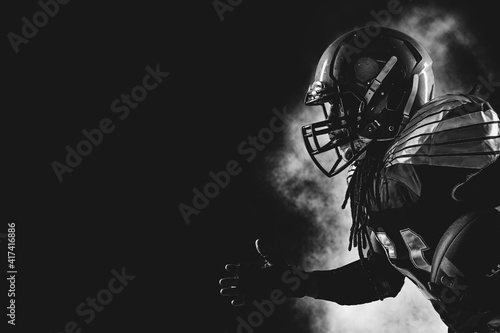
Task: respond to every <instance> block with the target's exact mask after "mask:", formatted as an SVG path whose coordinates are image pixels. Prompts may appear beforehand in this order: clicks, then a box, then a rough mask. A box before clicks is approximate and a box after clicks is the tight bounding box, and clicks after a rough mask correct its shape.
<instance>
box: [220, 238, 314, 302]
mask: <svg viewBox="0 0 500 333" xmlns="http://www.w3.org/2000/svg"><path fill="white" fill-rule="evenodd" d="M255 247H256V249H257V252H258V253H259V254H260V256H261V257H262V259H263V260H262V261H260V262H256V263H241V264H236V265H234V264H228V265H226V267H225V269H226V270H227V271H228V272H230V273H233V274H235V275H236V276H232V277H227V278H222V279H220V280H219V284H220V286H221V287H222V289H221V290H220V293H221V295H222V296H227V297H230V298H231V299H232V300H231V304H232V305H233V306H242V305H245V304H248V303H250V302H252V301H253V300H260V299H270V297H271V294H272V293H274V292H277V291H279V292H281V293H282V294H283V295H284V296H285V297H303V296H305V295H306V292H307V288H308V286H307V283H306V280H307V279H308V278H309V275H308V273H306V272H304V271H303V270H301V269H299V268H298V267H297V266H295V265H289V264H287V262H286V261H285V259H284V258H283V256H281V255H280V254H279V253H278V252H277V251H275V250H273V249H271V248H270V247H268V246H266V245H265V244H264V242H263V241H261V240H260V239H257V240H256V241H255Z"/></svg>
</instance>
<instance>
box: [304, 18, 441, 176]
mask: <svg viewBox="0 0 500 333" xmlns="http://www.w3.org/2000/svg"><path fill="white" fill-rule="evenodd" d="M360 30H361V29H360ZM360 30H356V31H352V32H350V33H347V34H345V35H343V36H342V37H340V38H338V39H337V40H336V41H334V42H333V43H332V44H330V46H329V47H328V48H327V49H326V50H325V52H324V53H323V56H322V57H321V59H320V62H319V63H318V67H317V70H316V77H315V80H314V82H313V83H312V84H311V85H310V86H309V89H308V91H307V94H306V97H305V104H306V105H307V106H313V105H319V106H321V107H322V109H323V114H324V116H325V119H326V120H324V121H319V122H316V123H313V124H309V125H306V126H304V127H303V128H302V134H303V138H304V142H305V145H306V149H307V151H308V153H309V155H310V156H311V158H312V160H313V161H314V163H315V164H316V166H318V168H319V169H320V170H321V171H322V172H323V173H324V174H325V175H327V176H328V177H332V176H335V175H337V174H338V173H340V172H342V171H343V170H344V169H345V168H347V167H348V166H349V165H350V164H352V163H353V162H354V161H356V160H359V159H361V158H363V157H364V156H365V153H366V149H368V146H369V143H370V142H373V141H390V140H393V139H394V138H395V137H396V136H397V134H398V133H400V131H401V130H402V129H403V128H404V126H405V125H406V122H407V121H408V119H409V116H410V114H411V113H412V112H413V111H414V110H415V109H416V108H418V107H419V106H421V105H422V104H424V103H426V102H427V101H429V100H430V99H431V98H432V94H433V86H434V79H433V75H432V71H431V64H432V60H431V59H430V57H429V56H428V54H427V53H426V52H425V50H424V49H423V48H422V47H421V46H420V45H419V44H418V43H417V42H416V41H414V40H413V39H411V37H409V36H406V35H404V34H402V33H400V32H398V31H395V30H392V29H387V28H381V35H380V36H378V37H376V38H374V39H373V40H372V41H371V42H370V44H369V45H368V46H366V47H365V48H364V49H361V50H358V52H353V51H349V50H353V49H352V44H353V43H355V41H356V36H357V34H358V33H359V31H360ZM349 46H351V48H349ZM328 109H329V110H328ZM327 154H328V155H329V158H324V156H323V155H327ZM325 162H326V163H327V164H325ZM326 165H330V166H326Z"/></svg>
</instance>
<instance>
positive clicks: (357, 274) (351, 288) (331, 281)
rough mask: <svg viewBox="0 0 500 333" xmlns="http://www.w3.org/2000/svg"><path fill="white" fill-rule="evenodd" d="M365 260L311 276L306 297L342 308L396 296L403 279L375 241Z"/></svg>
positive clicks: (316, 272) (317, 272) (314, 273)
mask: <svg viewBox="0 0 500 333" xmlns="http://www.w3.org/2000/svg"><path fill="white" fill-rule="evenodd" d="M372 243H373V245H374V252H370V253H369V256H368V258H367V259H365V260H364V261H363V262H361V260H357V261H354V262H352V263H350V264H347V265H345V266H342V267H339V268H337V269H333V270H329V271H313V272H311V273H310V276H311V279H310V286H309V288H308V292H309V296H311V297H314V298H317V299H323V300H327V301H333V302H335V303H338V304H342V305H355V304H364V303H369V302H373V301H376V300H381V299H384V298H386V297H395V296H396V295H397V294H398V293H399V291H400V290H401V288H402V286H403V284H404V276H403V275H402V274H401V273H400V272H398V271H397V270H396V269H395V268H394V267H393V266H392V265H391V264H390V263H389V261H388V260H387V257H386V255H385V253H384V254H382V252H383V250H382V249H380V247H379V244H378V243H377V242H376V241H372Z"/></svg>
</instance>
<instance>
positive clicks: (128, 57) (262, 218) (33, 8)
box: [0, 0, 498, 333]
mask: <svg viewBox="0 0 500 333" xmlns="http://www.w3.org/2000/svg"><path fill="white" fill-rule="evenodd" d="M42 1H43V0H42ZM221 3H226V4H227V2H225V1H224V2H223V1H221ZM232 3H233V4H237V3H238V2H237V1H233V2H232ZM416 3H418V4H419V5H422V4H423V3H424V2H422V1H418V2H417V1H413V2H405V5H407V6H412V5H415V4H416ZM486 3H487V2H486V1H474V2H464V3H457V2H456V1H448V2H443V1H442V2H440V4H441V5H442V6H444V7H445V8H449V10H454V11H457V10H458V11H461V12H463V13H465V17H467V27H468V29H470V31H472V32H473V33H474V35H475V36H477V38H478V40H479V43H480V44H481V46H482V47H483V48H484V49H485V52H487V54H488V57H489V58H491V59H495V58H496V57H497V56H498V51H497V47H496V44H497V41H498V28H497V27H496V25H495V22H496V21H497V20H498V19H497V12H496V10H494V9H493V8H492V7H490V6H487V5H486ZM386 7H387V2H386V1H362V0H357V1H272V2H271V1H260V0H259V1H248V0H243V1H241V3H240V4H238V5H237V6H234V7H233V10H232V11H226V12H224V14H223V18H224V20H223V21H221V19H220V17H219V16H218V14H217V12H216V10H215V9H214V6H213V2H212V1H211V0H207V1H197V2H191V1H175V2H174V1H168V2H167V1H164V2H154V1H133V2H125V1H122V2H114V3H109V2H106V3H105V4H104V3H103V2H82V1H76V0H73V1H71V2H69V3H67V4H64V5H62V4H60V5H59V12H58V13H56V14H55V15H53V16H54V17H51V18H49V19H48V22H47V24H46V25H44V26H42V27H40V28H39V29H38V32H37V33H36V35H35V36H34V37H32V38H29V39H28V42H27V43H22V44H20V45H19V52H18V53H15V51H14V48H13V46H12V43H11V42H10V41H9V33H10V32H13V33H15V34H18V35H21V34H22V32H21V29H22V26H23V24H24V21H22V18H23V17H26V18H27V19H28V20H29V21H32V20H33V14H35V13H36V12H38V11H40V10H41V7H40V4H39V3H37V2H36V1H23V2H22V3H19V2H14V1H9V2H6V3H4V9H3V10H2V29H3V34H4V38H3V42H2V44H1V46H2V54H3V59H4V61H3V64H4V69H5V70H3V71H2V79H3V82H4V84H3V98H2V99H3V101H4V103H3V108H2V111H3V112H2V115H3V117H2V119H3V121H2V122H1V124H2V125H1V128H2V151H3V154H2V157H3V158H2V166H3V177H2V186H1V187H2V192H3V200H2V201H3V203H4V204H3V205H2V219H1V220H2V222H1V225H0V233H1V232H3V233H6V232H7V223H10V222H15V223H16V248H15V251H16V268H17V270H18V273H17V278H16V298H15V301H16V326H15V330H14V331H19V332H21V331H26V330H27V329H28V328H30V329H32V330H33V329H36V330H37V331H40V332H63V331H64V328H65V325H67V323H68V322H71V321H74V322H75V323H76V324H77V325H78V327H79V328H80V329H81V330H82V332H119V331H127V332H132V331H135V332H159V331H168V332H171V331H181V332H203V331H207V332H219V333H223V332H235V331H236V327H237V324H238V322H237V320H236V318H237V317H238V316H242V317H245V318H246V316H247V314H248V311H250V310H251V309H250V310H249V309H245V308H243V309H233V308H232V307H231V306H230V305H229V303H228V301H227V300H226V299H223V298H222V297H221V296H220V295H219V294H218V293H219V290H218V289H219V288H218V285H217V281H218V279H220V278H221V277H223V276H225V272H224V265H225V264H226V263H228V262H237V261H244V260H254V259H256V258H257V257H256V254H255V251H254V245H253V243H254V241H255V239H256V238H259V237H267V238H269V239H271V240H274V241H275V242H276V243H277V244H280V245H281V246H282V248H283V249H284V251H285V252H287V253H288V255H289V256H290V257H291V258H300V257H301V254H300V251H301V248H302V247H303V246H304V242H305V237H304V236H303V235H304V234H305V233H306V231H307V230H306V229H307V227H306V226H304V225H302V224H301V220H302V218H303V216H302V215H301V214H300V212H296V211H294V210H291V209H289V207H288V206H287V204H286V203H284V202H283V201H282V200H281V199H280V197H279V196H278V195H277V194H276V193H275V191H274V190H273V189H272V187H271V186H270V185H269V184H268V183H267V182H266V172H267V171H266V165H267V164H266V163H265V161H266V157H268V156H270V155H272V154H274V153H276V152H277V151H279V150H280V149H281V147H282V146H283V145H285V144H286V142H285V141H284V139H285V136H284V135H283V133H277V134H276V137H275V139H274V140H273V141H272V142H271V143H269V145H267V146H266V147H265V149H264V150H263V151H262V152H259V154H258V155H257V156H256V158H255V159H254V160H252V162H251V163H246V162H245V160H244V157H246V156H243V155H242V154H241V153H240V152H238V146H239V145H240V144H241V143H242V142H244V141H246V140H248V136H249V135H255V134H256V133H258V132H259V130H261V129H262V128H264V127H266V126H268V124H269V120H270V119H271V118H272V117H273V115H274V114H273V113H272V109H273V108H277V109H279V110H282V109H283V107H284V106H287V105H288V106H291V105H293V104H295V103H298V102H299V101H301V100H302V99H303V94H304V92H305V90H306V89H307V85H308V84H309V83H310V82H309V80H310V78H311V74H312V71H313V70H314V67H315V63H316V61H317V60H318V59H319V56H320V55H321V53H322V51H323V49H324V48H325V47H326V46H327V45H328V43H329V42H331V41H332V40H333V37H334V36H336V35H338V34H339V33H340V32H344V31H347V30H349V29H350V28H352V27H354V26H355V25H362V24H364V23H366V22H367V21H368V20H370V14H369V13H370V11H371V10H376V11H377V10H382V9H384V8H386ZM41 19H43V17H42V18H41ZM11 36H12V35H11ZM457 52H460V50H458V51H457ZM490 65H491V67H494V66H496V63H495V61H492V63H491V64H490ZM147 66H150V67H151V68H153V69H154V68H156V66H159V68H160V70H161V71H162V72H169V73H170V74H169V76H168V77H165V78H164V79H163V82H161V83H160V84H159V85H158V86H157V87H156V88H155V89H154V90H151V91H149V92H148V93H147V97H146V98H145V99H144V101H142V102H140V103H138V106H137V107H135V109H132V108H130V113H129V115H128V117H126V118H125V119H123V120H121V119H120V118H119V116H120V115H122V113H113V112H112V109H111V103H112V102H113V101H114V100H115V99H117V98H120V96H121V94H130V92H131V90H132V89H133V88H134V87H136V86H138V85H140V84H142V82H143V81H142V80H143V77H144V76H145V75H146V74H147V73H148V72H147V71H146V69H145V68H146V67H147ZM459 70H460V69H459ZM464 70H465V73H466V74H467V75H469V76H471V77H472V78H475V77H476V76H477V75H478V74H479V73H480V69H478V70H477V71H472V72H471V69H470V68H465V69H464ZM464 75H465V74H464ZM150 82H153V81H150ZM492 98H493V99H494V98H496V95H493V97H492ZM121 105H122V106H123V105H124V104H121ZM104 118H108V119H110V121H111V122H112V125H113V126H114V127H113V128H114V130H113V131H112V132H111V133H108V134H104V135H103V138H102V142H100V144H99V145H98V146H93V148H92V149H93V150H92V152H91V153H90V154H89V155H88V156H85V157H83V158H82V161H81V162H80V164H79V165H78V166H76V167H74V168H73V171H72V172H71V173H64V174H63V176H62V179H63V180H62V182H60V181H59V179H58V177H57V176H56V173H55V171H54V169H53V166H52V164H53V163H54V161H57V162H60V163H62V164H65V158H66V154H67V151H66V149H65V147H66V146H70V147H72V148H73V149H76V147H77V144H78V143H79V142H80V141H81V140H84V139H85V136H84V135H83V134H82V130H84V129H86V130H88V131H90V130H92V129H95V128H97V127H98V126H99V122H100V121H101V120H102V119H104ZM303 153H304V154H305V150H304V151H303ZM231 160H235V161H237V162H238V163H239V166H240V169H241V172H240V173H239V174H238V175H236V176H234V177H231V179H230V184H229V185H227V186H226V187H225V188H224V189H221V190H220V192H219V193H218V195H216V196H215V198H213V199H211V200H210V203H209V204H208V205H207V207H206V208H204V209H201V210H200V212H199V214H198V215H191V216H190V219H189V224H188V223H186V220H185V219H184V218H183V216H182V214H181V213H180V210H179V205H180V204H181V203H185V204H187V205H190V206H193V203H192V200H193V196H194V192H193V189H194V188H198V189H201V188H202V187H203V186H204V185H205V184H206V183H208V182H209V181H210V180H211V178H210V172H211V171H213V172H218V171H220V170H223V169H225V168H226V164H227V163H228V162H229V161H231ZM325 181H328V179H326V178H325ZM280 221H288V223H289V224H288V226H289V227H283V225H282V224H281V223H282V222H280ZM0 246H1V247H2V252H3V253H5V254H1V255H0V257H2V258H5V260H3V261H4V262H5V266H4V265H3V264H2V265H1V267H2V271H3V272H4V274H5V275H6V270H7V268H6V264H7V262H6V260H7V258H6V256H7V254H6V251H7V249H6V241H5V239H4V240H3V242H2V243H1V244H0ZM113 269H114V270H116V271H118V272H122V270H125V272H126V274H127V275H129V276H135V278H134V279H133V280H130V281H129V282H128V285H127V286H126V287H124V289H123V290H122V291H121V292H120V293H117V294H114V295H113V299H112V300H110V302H109V304H106V305H105V306H104V307H103V310H102V311H101V312H97V311H96V314H95V318H92V320H89V322H88V323H86V322H85V319H89V318H90V317H89V316H88V315H85V316H81V315H79V314H77V312H76V309H77V307H78V306H79V305H80V303H82V302H87V297H91V298H92V297H96V296H97V295H98V294H99V292H100V291H101V290H103V289H106V288H108V282H109V281H110V280H111V279H112V277H113V273H112V270H113ZM130 279H131V277H130ZM8 287H9V286H8V285H7V284H5V285H4V288H5V290H1V291H0V294H1V295H2V298H1V301H0V302H1V304H2V306H1V308H2V309H3V310H2V316H1V317H0V318H2V324H4V322H6V321H7V320H8V318H7V316H6V315H5V314H4V312H5V313H7V312H6V311H7V310H6V307H7V305H8V301H9V298H8V296H7V295H6V294H7V289H8ZM108 294H109V293H106V292H105V291H103V292H101V293H100V294H99V295H100V296H101V298H102V297H104V298H106V295H108ZM287 304H288V303H287ZM287 304H285V305H283V306H281V307H279V308H276V311H275V313H274V314H273V315H272V316H270V317H269V318H266V320H265V323H264V324H263V325H262V326H261V327H259V328H258V329H256V331H257V332H309V330H308V329H307V328H306V327H305V326H304V327H302V326H300V325H296V321H295V320H291V319H292V317H294V316H295V318H297V316H298V314H297V313H296V312H295V311H294V310H293V309H292V308H291V307H290V306H287ZM309 320H310V318H308V317H304V318H303V319H302V321H303V322H304V323H307V322H308V321H309ZM69 326H71V324H69ZM8 328H9V329H13V327H12V326H8Z"/></svg>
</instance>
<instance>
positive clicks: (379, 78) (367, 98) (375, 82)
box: [365, 56, 398, 105]
mask: <svg viewBox="0 0 500 333" xmlns="http://www.w3.org/2000/svg"><path fill="white" fill-rule="evenodd" d="M396 62H398V58H397V57H396V56H392V57H391V58H390V59H389V60H388V61H387V62H386V64H385V66H384V68H382V70H381V71H380V73H378V75H377V77H376V78H375V79H374V80H373V82H372V83H371V84H370V86H369V87H368V90H367V91H366V94H365V101H366V104H367V105H368V103H370V101H371V99H372V97H373V95H375V92H376V91H377V90H378V88H380V85H381V84H382V81H384V79H385V77H386V76H387V74H389V72H390V71H391V69H392V68H393V67H394V65H395V64H396Z"/></svg>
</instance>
